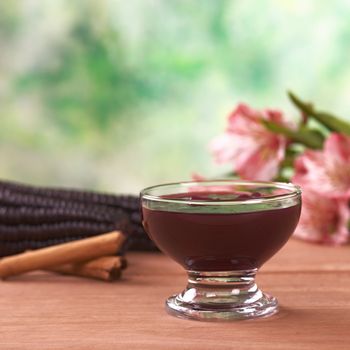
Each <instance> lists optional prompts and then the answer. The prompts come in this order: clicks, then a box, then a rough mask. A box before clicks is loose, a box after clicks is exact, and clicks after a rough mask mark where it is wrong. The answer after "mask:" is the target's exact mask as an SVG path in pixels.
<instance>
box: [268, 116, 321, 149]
mask: <svg viewBox="0 0 350 350" xmlns="http://www.w3.org/2000/svg"><path fill="white" fill-rule="evenodd" d="M262 123H263V124H264V126H265V127H266V128H267V129H268V130H270V131H272V132H274V133H276V134H281V135H284V136H286V137H288V138H289V139H290V140H291V141H293V142H298V143H301V144H303V145H304V146H306V147H309V148H313V149H321V148H322V146H323V141H324V138H323V135H322V134H320V133H319V132H318V131H316V130H310V129H307V128H305V127H303V128H300V129H299V130H297V131H294V130H291V129H289V128H287V127H285V126H282V125H280V124H277V123H274V122H271V121H268V120H262Z"/></svg>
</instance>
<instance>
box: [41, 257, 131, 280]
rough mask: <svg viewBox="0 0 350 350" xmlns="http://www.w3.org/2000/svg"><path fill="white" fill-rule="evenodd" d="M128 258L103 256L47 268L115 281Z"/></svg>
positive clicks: (63, 272) (67, 273)
mask: <svg viewBox="0 0 350 350" xmlns="http://www.w3.org/2000/svg"><path fill="white" fill-rule="evenodd" d="M125 267H126V259H125V258H124V257H121V256H103V257H101V258H97V259H94V260H90V261H86V262H81V263H73V264H65V265H60V266H54V267H50V268H48V269H47V270H48V271H52V272H56V273H60V274H64V275H72V276H79V277H88V278H96V279H99V280H103V281H114V280H117V279H119V278H120V276H121V273H122V269H124V268H125Z"/></svg>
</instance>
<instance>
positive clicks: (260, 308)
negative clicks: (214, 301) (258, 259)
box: [165, 294, 278, 321]
mask: <svg viewBox="0 0 350 350" xmlns="http://www.w3.org/2000/svg"><path fill="white" fill-rule="evenodd" d="M165 306H166V310H167V312H168V313H169V314H170V315H173V316H176V317H179V318H184V319H190V320H197V321H238V320H248V319H254V318H260V317H268V316H272V315H274V314H276V313H277V312H278V301H277V299H276V298H275V297H273V296H270V295H268V294H262V297H261V298H260V299H259V300H257V301H254V302H252V303H248V304H244V305H242V304H240V305H239V304H238V305H237V304H235V303H233V304H226V305H221V306H219V305H211V306H210V305H205V304H204V305H203V304H202V305H192V304H189V303H186V302H184V301H182V300H181V297H180V298H179V296H178V295H173V296H171V297H169V298H168V299H167V300H166V302H165Z"/></svg>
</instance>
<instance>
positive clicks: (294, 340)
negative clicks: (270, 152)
mask: <svg viewBox="0 0 350 350" xmlns="http://www.w3.org/2000/svg"><path fill="white" fill-rule="evenodd" d="M128 262H129V267H128V269H127V270H126V271H125V273H124V277H123V279H122V280H120V281H117V282H115V283H105V282H99V281H93V280H87V279H79V278H75V277H65V276H58V275H54V274H50V273H45V272H36V273H31V274H27V275H23V276H20V277H16V278H13V279H11V280H8V281H4V282H0V349H1V350H7V349H46V350H49V349H60V350H61V349H84V350H90V349H104V350H108V349H125V350H128V349H162V350H168V349H169V350H171V349H182V350H184V349H201V350H203V349H220V350H221V349H239V350H241V349H298V350H301V349H338V350H339V349H350V247H341V248H334V247H322V246H316V245H310V244H307V243H302V242H299V241H296V240H291V241H289V243H288V244H287V245H286V246H285V247H284V248H283V249H282V250H281V251H280V252H279V253H278V254H277V255H276V256H275V257H274V258H273V259H271V261H269V262H268V263H267V264H266V265H265V266H264V267H263V269H262V270H261V272H260V273H259V277H258V283H259V285H260V287H261V288H262V289H263V290H265V291H268V292H270V293H271V294H273V295H274V296H276V297H277V298H278V299H279V302H280V305H281V311H280V313H279V314H277V315H276V316H273V317H270V318H266V319H260V320H254V321H241V322H225V323H206V322H198V321H188V320H181V319H177V318H175V317H172V316H170V315H168V314H166V312H165V311H164V306H163V305H164V300H165V298H166V297H167V296H169V295H170V294H172V293H174V292H178V291H180V290H181V289H182V288H183V287H184V285H185V273H184V271H183V270H182V268H181V267H180V266H178V265H177V264H175V263H174V262H173V261H171V260H170V259H169V258H168V257H166V256H164V255H162V254H157V253H153V254H151V253H132V254H129V255H128Z"/></svg>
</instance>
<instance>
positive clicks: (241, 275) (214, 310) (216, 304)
mask: <svg viewBox="0 0 350 350" xmlns="http://www.w3.org/2000/svg"><path fill="white" fill-rule="evenodd" d="M256 272H257V269H251V270H239V271H209V272H208V271H207V272H205V271H187V273H188V283H187V286H186V288H185V290H184V291H182V292H181V293H180V294H177V295H173V296H171V297H170V298H168V300H167V301H166V308H167V311H168V312H169V313H170V314H171V315H174V316H176V317H181V318H187V319H191V320H199V321H230V320H245V319H252V318H258V317H267V316H271V315H273V314H275V313H276V312H277V311H278V302H277V299H276V298H274V297H272V296H270V295H269V294H265V293H263V292H262V291H261V290H260V289H259V288H258V286H257V285H256V283H255V274H256Z"/></svg>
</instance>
